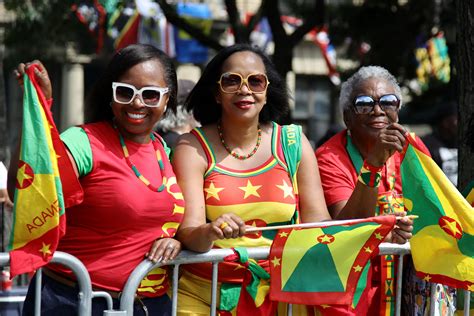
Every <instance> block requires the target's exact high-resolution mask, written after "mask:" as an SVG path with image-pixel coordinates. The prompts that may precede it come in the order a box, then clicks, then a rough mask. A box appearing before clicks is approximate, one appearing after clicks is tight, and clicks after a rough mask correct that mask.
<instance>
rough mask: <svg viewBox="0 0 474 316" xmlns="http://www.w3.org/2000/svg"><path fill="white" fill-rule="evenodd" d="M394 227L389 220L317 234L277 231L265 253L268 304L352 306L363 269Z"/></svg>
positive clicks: (328, 228)
mask: <svg viewBox="0 0 474 316" xmlns="http://www.w3.org/2000/svg"><path fill="white" fill-rule="evenodd" d="M394 224H395V217H394V216H378V217H371V218H367V219H361V220H354V221H351V222H349V223H346V224H344V225H333V226H331V224H330V223H328V225H327V226H325V227H322V228H307V229H283V230H280V231H279V232H278V234H277V236H276V237H275V239H274V241H273V244H272V248H271V250H270V257H269V259H270V275H271V284H272V286H271V289H270V297H271V299H272V300H277V301H283V302H288V303H294V304H304V305H325V306H327V305H331V304H338V305H352V304H353V303H354V298H355V299H356V300H357V299H358V298H359V297H360V293H356V289H361V290H363V289H364V288H365V286H360V285H358V281H359V279H360V278H361V275H364V277H363V278H364V279H366V275H367V274H366V273H367V271H366V269H365V267H366V265H367V262H368V261H369V259H370V258H371V257H373V256H375V255H377V254H378V246H379V244H380V243H381V242H382V241H383V240H384V239H385V236H386V235H387V234H388V233H389V232H390V231H391V230H392V228H393V226H394Z"/></svg>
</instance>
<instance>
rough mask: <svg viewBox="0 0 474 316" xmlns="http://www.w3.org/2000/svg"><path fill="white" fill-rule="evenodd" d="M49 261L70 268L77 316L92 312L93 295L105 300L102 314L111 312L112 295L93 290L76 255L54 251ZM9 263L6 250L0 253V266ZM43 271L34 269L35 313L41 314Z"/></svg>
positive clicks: (88, 277)
mask: <svg viewBox="0 0 474 316" xmlns="http://www.w3.org/2000/svg"><path fill="white" fill-rule="evenodd" d="M51 263H56V264H60V265H63V266H66V267H67V268H69V269H71V271H72V272H73V273H74V275H75V276H76V278H77V285H78V289H79V293H78V300H79V303H78V315H79V316H90V315H91V313H92V299H93V298H95V297H102V298H104V299H105V300H106V303H107V310H105V311H104V315H109V314H111V313H113V304H112V297H111V296H110V294H109V293H107V292H105V291H93V290H92V283H91V278H90V276H89V273H88V272H87V269H86V267H85V266H84V264H83V263H82V262H81V261H80V260H79V259H77V258H76V257H74V256H72V255H70V254H67V253H64V252H61V251H56V252H55V253H54V255H53V258H52V259H51ZM8 265H10V256H9V254H8V253H7V252H2V253H0V266H2V267H3V266H8ZM42 278H43V273H42V269H38V270H37V271H36V288H35V292H36V293H35V295H36V296H35V315H36V316H39V315H41V283H42Z"/></svg>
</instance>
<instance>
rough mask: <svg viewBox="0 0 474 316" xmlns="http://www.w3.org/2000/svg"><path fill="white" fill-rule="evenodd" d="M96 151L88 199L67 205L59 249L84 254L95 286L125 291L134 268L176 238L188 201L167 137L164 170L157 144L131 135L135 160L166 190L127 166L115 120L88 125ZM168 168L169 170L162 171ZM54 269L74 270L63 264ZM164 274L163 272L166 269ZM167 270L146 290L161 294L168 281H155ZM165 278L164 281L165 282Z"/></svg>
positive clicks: (87, 178) (86, 182) (88, 179)
mask: <svg viewBox="0 0 474 316" xmlns="http://www.w3.org/2000/svg"><path fill="white" fill-rule="evenodd" d="M83 129H84V130H85V132H86V134H87V137H88V139H89V142H90V148H91V150H92V157H93V165H92V170H91V171H90V172H89V173H88V174H87V175H85V176H83V177H81V178H80V183H81V185H82V187H83V189H84V201H83V203H81V204H80V205H77V206H74V207H71V208H69V209H67V210H66V221H67V226H66V235H65V236H64V237H63V238H62V239H61V240H60V242H59V246H58V249H57V250H59V251H64V252H67V253H69V254H72V255H73V256H76V257H77V258H79V260H81V261H82V263H84V265H85V266H86V268H87V270H88V272H89V274H90V276H91V280H92V284H93V286H96V287H99V288H102V289H108V290H113V291H121V290H122V288H123V286H124V285H125V282H126V280H127V278H128V277H129V275H130V273H131V272H132V271H133V269H135V267H136V266H137V265H138V264H139V263H140V262H141V261H142V260H144V258H145V254H146V253H147V252H148V251H149V250H150V247H151V245H152V243H153V242H154V241H155V240H156V239H158V238H160V237H173V236H174V235H175V233H176V230H177V228H178V226H179V224H180V223H181V220H182V216H183V212H184V200H183V196H182V193H181V190H180V188H179V187H178V185H177V183H176V178H175V175H174V173H173V170H172V168H171V165H170V162H169V160H168V158H167V155H166V153H165V150H164V148H163V146H162V144H161V142H160V141H159V140H158V139H157V140H156V141H157V142H158V147H159V151H160V154H161V157H162V161H163V163H164V170H163V171H161V172H160V168H159V165H158V161H157V158H156V153H155V149H154V147H153V144H152V143H151V142H150V143H148V144H138V143H134V142H131V141H127V140H125V143H126V146H127V148H128V151H129V154H130V160H131V161H132V162H133V163H134V164H135V165H136V167H137V169H138V170H139V171H140V173H141V174H142V175H144V176H145V177H146V178H147V179H148V180H149V181H150V182H151V183H152V184H153V185H155V186H156V187H159V186H160V185H161V183H162V177H165V178H166V179H167V182H166V188H165V189H164V190H163V191H161V192H156V191H152V190H150V189H149V188H148V187H147V186H146V185H145V184H144V183H143V182H142V181H141V180H140V179H138V178H137V176H136V175H135V174H134V172H133V171H132V169H131V168H130V167H129V166H128V165H127V163H126V161H125V158H124V154H123V151H122V147H121V145H120V142H119V136H118V134H117V132H116V131H115V130H114V128H113V127H112V125H111V124H110V123H109V122H100V123H94V124H87V125H85V126H83ZM162 173H163V174H162ZM54 270H57V271H60V272H61V273H66V274H70V273H69V272H67V270H66V269H64V268H62V267H57V266H54ZM162 273H163V272H162ZM162 278H163V274H161V273H154V274H153V275H149V276H148V277H147V283H148V288H146V289H145V290H143V291H142V290H140V289H139V291H140V293H141V294H143V295H149V296H156V295H157V294H158V293H159V294H162V293H163V292H164V291H165V290H166V286H165V287H163V286H162V285H163V284H158V283H156V284H155V283H154V282H151V281H153V280H154V279H156V280H158V279H162ZM160 283H161V282H160Z"/></svg>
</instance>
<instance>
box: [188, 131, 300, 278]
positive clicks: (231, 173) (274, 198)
mask: <svg viewBox="0 0 474 316" xmlns="http://www.w3.org/2000/svg"><path fill="white" fill-rule="evenodd" d="M273 133H274V137H276V142H275V143H276V145H275V146H273V144H272V152H273V156H272V157H269V159H268V160H267V161H266V162H265V163H263V164H262V165H261V166H259V167H257V168H253V169H250V170H233V169H230V168H226V167H225V166H222V165H220V164H216V165H213V164H212V162H214V161H215V158H214V154H213V153H212V152H211V151H210V150H209V147H208V146H210V144H209V142H207V140H206V139H205V138H202V137H201V136H199V134H198V133H197V132H196V131H193V134H194V135H195V136H196V137H197V139H198V140H199V141H200V143H201V146H202V148H203V149H204V151H205V152H206V156H207V159H208V168H212V169H211V170H210V172H209V174H208V175H207V176H206V177H205V179H204V198H205V203H206V218H207V220H209V221H212V220H214V219H215V218H217V217H218V216H219V215H221V214H219V213H218V212H222V213H224V212H229V210H228V209H227V208H226V206H235V205H239V206H242V207H241V208H238V209H233V210H232V211H233V212H234V213H235V214H236V215H238V216H240V217H241V218H242V219H243V220H244V221H245V223H246V224H247V225H255V226H257V227H265V226H269V225H271V224H276V223H285V222H289V221H290V220H291V218H292V217H293V215H294V212H295V209H296V199H295V194H294V192H293V190H292V189H291V192H292V195H288V194H285V192H284V191H283V190H282V189H281V187H282V184H283V181H284V182H285V183H286V185H288V187H291V185H292V184H291V179H290V176H289V174H288V171H287V170H286V166H285V165H284V154H283V150H282V146H281V142H280V140H281V138H280V135H281V127H280V126H277V127H275V128H274V130H273ZM211 160H212V161H211ZM248 181H250V182H251V183H252V185H255V186H258V187H259V188H258V189H257V192H258V195H259V196H257V195H254V194H251V195H249V196H246V197H245V195H244V193H245V192H244V191H243V190H242V189H241V188H243V187H246V186H247V185H248ZM211 184H212V185H213V186H215V187H216V188H222V190H221V191H219V192H218V196H219V199H217V198H216V197H214V196H211V195H208V194H207V192H206V189H208V188H209V187H210V186H211ZM278 186H280V187H278ZM212 207H216V208H220V209H219V211H215V212H214V214H213V215H211V211H210V208H212ZM244 208H247V209H246V210H245V211H243V209H244ZM275 209H277V210H278V211H276V212H275V211H274V210H275ZM270 210H271V211H270ZM213 216H214V217H213ZM275 233H276V231H271V232H263V233H262V232H257V233H252V234H247V235H245V236H244V237H241V238H237V239H233V240H232V247H259V246H260V247H263V246H270V245H271V243H272V240H273V236H274V234H275ZM222 243H227V241H226V240H217V241H215V242H214V248H227V247H226V245H228V244H225V245H224V246H221V244H222ZM258 263H259V265H260V266H261V267H263V268H264V269H266V270H267V271H268V269H269V266H268V260H261V261H259V262H258ZM185 269H187V270H188V271H190V272H191V273H193V274H195V275H197V276H199V277H201V278H206V279H211V276H212V265H211V264H210V263H196V264H193V265H186V266H185ZM244 272H245V269H241V265H240V264H239V263H236V262H223V263H221V264H220V265H219V278H218V280H219V282H228V283H241V282H242V280H243V278H244Z"/></svg>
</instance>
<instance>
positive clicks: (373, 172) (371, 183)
mask: <svg viewBox="0 0 474 316" xmlns="http://www.w3.org/2000/svg"><path fill="white" fill-rule="evenodd" d="M381 178H382V167H375V166H372V165H371V164H369V163H368V162H367V161H365V160H364V164H363V165H362V168H361V169H360V173H359V178H358V180H359V181H360V182H361V183H362V184H364V185H366V186H368V187H371V188H378V186H379V185H380V179H381Z"/></svg>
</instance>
